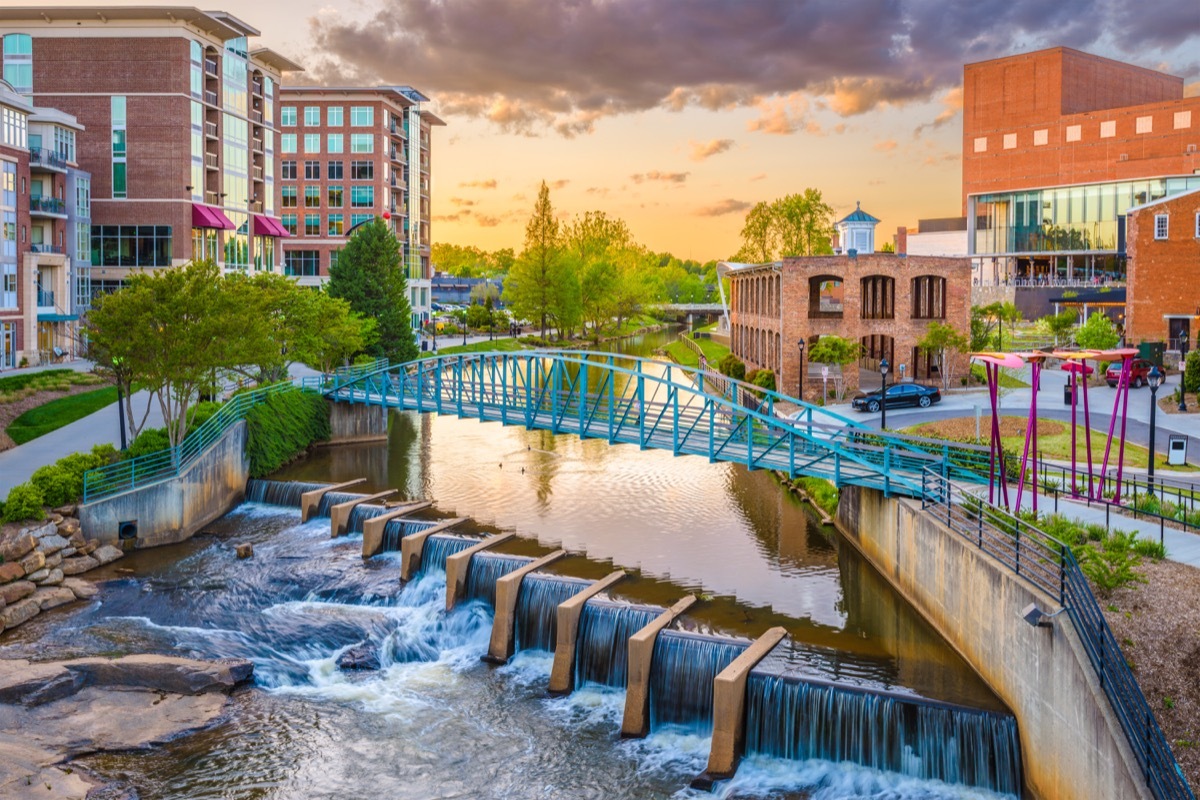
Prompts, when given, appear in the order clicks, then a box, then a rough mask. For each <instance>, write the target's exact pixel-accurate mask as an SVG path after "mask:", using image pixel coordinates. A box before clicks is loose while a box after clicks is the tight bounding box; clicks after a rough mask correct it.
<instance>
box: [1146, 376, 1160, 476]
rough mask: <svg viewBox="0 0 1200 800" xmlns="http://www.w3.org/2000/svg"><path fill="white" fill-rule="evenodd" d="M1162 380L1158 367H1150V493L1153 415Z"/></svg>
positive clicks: (1155, 410) (1147, 377)
mask: <svg viewBox="0 0 1200 800" xmlns="http://www.w3.org/2000/svg"><path fill="white" fill-rule="evenodd" d="M1162 381H1163V374H1162V373H1161V372H1159V370H1158V367H1152V368H1151V369H1150V374H1149V375H1147V376H1146V382H1147V383H1149V384H1150V465H1149V467H1147V468H1146V486H1147V488H1148V489H1149V490H1150V492H1151V493H1153V492H1154V417H1155V412H1157V411H1158V387H1159V386H1162Z"/></svg>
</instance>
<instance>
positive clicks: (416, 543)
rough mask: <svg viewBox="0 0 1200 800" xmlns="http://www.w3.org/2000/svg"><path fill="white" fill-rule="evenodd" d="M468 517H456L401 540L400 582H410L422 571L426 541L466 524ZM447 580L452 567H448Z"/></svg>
mask: <svg viewBox="0 0 1200 800" xmlns="http://www.w3.org/2000/svg"><path fill="white" fill-rule="evenodd" d="M466 521H467V518H466V517H455V518H454V519H448V520H446V521H444V522H439V523H438V524H437V525H434V526H433V527H431V528H426V529H425V530H423V531H421V532H420V533H414V534H412V535H411V536H405V537H404V538H403V539H401V540H400V580H401V581H410V580H412V579H413V576H414V575H416V574H417V573H418V572H420V571H421V553H423V552H424V551H425V540H426V539H428V538H429V537H430V536H433V535H434V534H435V533H444V532H446V531H448V530H450V529H451V528H453V527H454V526H455V525H458V524H460V523H463V522H466ZM446 569H447V579H448V578H449V572H448V570H449V569H450V565H449V564H447V565H446Z"/></svg>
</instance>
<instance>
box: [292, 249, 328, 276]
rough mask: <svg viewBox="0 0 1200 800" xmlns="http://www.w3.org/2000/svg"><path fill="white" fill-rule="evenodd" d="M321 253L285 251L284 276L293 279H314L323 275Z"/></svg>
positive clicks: (315, 251)
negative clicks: (289, 276)
mask: <svg viewBox="0 0 1200 800" xmlns="http://www.w3.org/2000/svg"><path fill="white" fill-rule="evenodd" d="M320 267H321V251H319V250H285V251H284V253H283V274H284V275H291V276H293V277H305V278H313V277H316V276H317V275H320V274H321V271H320Z"/></svg>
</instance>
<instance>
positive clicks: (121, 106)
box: [93, 95, 129, 249]
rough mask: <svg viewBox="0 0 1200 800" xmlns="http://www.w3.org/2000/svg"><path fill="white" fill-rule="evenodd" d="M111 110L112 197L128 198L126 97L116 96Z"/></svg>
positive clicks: (111, 103)
mask: <svg viewBox="0 0 1200 800" xmlns="http://www.w3.org/2000/svg"><path fill="white" fill-rule="evenodd" d="M110 109H111V113H112V196H113V197H116V198H122V197H128V196H129V187H128V186H127V185H126V177H127V176H126V171H125V159H126V157H127V156H128V150H127V148H126V146H125V119H126V117H125V97H124V96H123V95H114V96H113V97H112V100H111V102H110ZM93 249H94V248H93Z"/></svg>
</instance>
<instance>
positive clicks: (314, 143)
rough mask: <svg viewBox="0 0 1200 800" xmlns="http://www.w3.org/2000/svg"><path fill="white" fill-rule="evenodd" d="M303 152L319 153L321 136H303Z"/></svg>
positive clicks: (317, 134) (308, 134)
mask: <svg viewBox="0 0 1200 800" xmlns="http://www.w3.org/2000/svg"><path fill="white" fill-rule="evenodd" d="M304 152H306V153H319V152H321V134H319V133H306V134H304Z"/></svg>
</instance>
